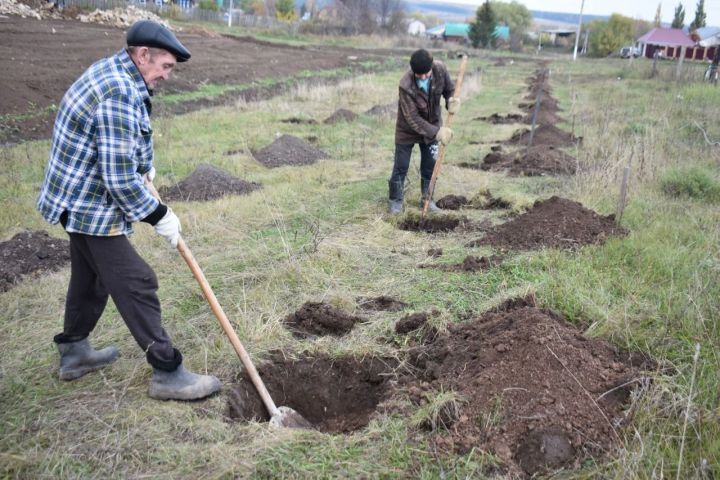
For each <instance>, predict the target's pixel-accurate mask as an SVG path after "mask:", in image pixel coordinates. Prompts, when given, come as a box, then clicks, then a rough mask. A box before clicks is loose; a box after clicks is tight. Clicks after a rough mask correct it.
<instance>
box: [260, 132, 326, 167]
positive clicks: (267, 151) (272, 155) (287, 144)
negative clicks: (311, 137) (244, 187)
mask: <svg viewBox="0 0 720 480" xmlns="http://www.w3.org/2000/svg"><path fill="white" fill-rule="evenodd" d="M253 156H254V157H255V159H256V160H257V161H258V162H260V163H262V164H263V165H265V166H266V167H268V168H275V167H282V166H285V165H295V166H297V165H310V164H313V163H315V162H317V161H318V160H322V159H325V158H328V155H327V153H325V152H323V151H322V150H318V149H317V148H315V147H313V146H312V145H310V144H309V143H307V142H306V141H304V140H302V139H301V138H298V137H294V136H292V135H282V136H281V137H279V138H277V139H276V140H275V141H274V142H273V143H271V144H270V145H268V146H267V147H265V148H263V149H261V150H258V151H253Z"/></svg>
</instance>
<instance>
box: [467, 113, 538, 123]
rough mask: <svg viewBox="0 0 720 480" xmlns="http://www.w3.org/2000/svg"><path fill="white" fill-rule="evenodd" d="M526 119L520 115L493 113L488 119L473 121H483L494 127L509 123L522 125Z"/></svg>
mask: <svg viewBox="0 0 720 480" xmlns="http://www.w3.org/2000/svg"><path fill="white" fill-rule="evenodd" d="M524 118H525V116H524V115H521V114H519V113H508V114H507V115H502V114H500V113H493V114H492V115H489V116H487V117H477V118H474V119H473V120H482V121H484V122H490V123H492V124H493V125H503V124H507V123H520V122H522V121H523V119H524Z"/></svg>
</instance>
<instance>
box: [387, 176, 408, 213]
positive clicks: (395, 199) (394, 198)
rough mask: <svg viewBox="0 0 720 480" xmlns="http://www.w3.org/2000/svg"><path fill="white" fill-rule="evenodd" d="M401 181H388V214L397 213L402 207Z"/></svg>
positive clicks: (400, 211)
mask: <svg viewBox="0 0 720 480" xmlns="http://www.w3.org/2000/svg"><path fill="white" fill-rule="evenodd" d="M404 183H405V182H403V181H392V180H390V181H388V186H389V188H390V195H389V197H390V200H389V201H388V210H389V211H390V215H398V214H400V213H402V209H403V184H404Z"/></svg>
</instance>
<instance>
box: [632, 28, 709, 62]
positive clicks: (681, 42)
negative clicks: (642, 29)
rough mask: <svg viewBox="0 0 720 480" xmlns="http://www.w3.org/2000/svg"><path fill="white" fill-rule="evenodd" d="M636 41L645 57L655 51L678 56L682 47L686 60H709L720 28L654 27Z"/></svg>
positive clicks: (670, 56) (672, 56) (648, 56)
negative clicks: (681, 28)
mask: <svg viewBox="0 0 720 480" xmlns="http://www.w3.org/2000/svg"><path fill="white" fill-rule="evenodd" d="M715 30H718V31H715ZM703 35H705V38H704V39H703ZM703 42H704V43H703ZM637 43H638V44H639V46H640V51H641V52H642V55H644V56H645V57H647V58H653V56H654V55H655V52H659V53H660V54H661V55H662V56H663V57H664V58H680V54H681V52H682V49H683V47H684V48H685V57H684V58H685V59H686V60H709V59H712V58H713V56H714V55H715V50H716V49H717V48H718V44H720V29H714V27H713V28H700V29H698V30H697V32H692V33H687V32H683V31H682V30H680V29H679V28H664V27H656V28H653V29H652V30H650V31H649V32H648V33H646V34H645V35H643V36H642V37H640V38H638V40H637Z"/></svg>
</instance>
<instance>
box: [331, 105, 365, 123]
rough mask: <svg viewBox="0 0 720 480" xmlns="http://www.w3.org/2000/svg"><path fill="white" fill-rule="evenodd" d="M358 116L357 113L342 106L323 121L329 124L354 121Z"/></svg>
mask: <svg viewBox="0 0 720 480" xmlns="http://www.w3.org/2000/svg"><path fill="white" fill-rule="evenodd" d="M357 117H358V115H357V113H355V112H352V111H350V110H346V109H344V108H340V109H338V110H335V111H334V112H333V114H332V115H330V116H329V117H328V118H326V119H325V120H323V123H324V124H327V125H334V124H336V123H339V122H352V121H354V120H355V119H357Z"/></svg>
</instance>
